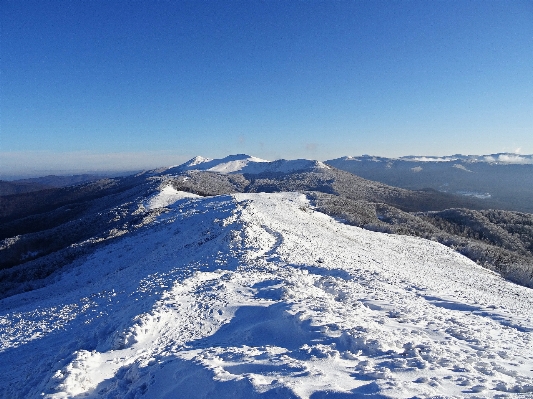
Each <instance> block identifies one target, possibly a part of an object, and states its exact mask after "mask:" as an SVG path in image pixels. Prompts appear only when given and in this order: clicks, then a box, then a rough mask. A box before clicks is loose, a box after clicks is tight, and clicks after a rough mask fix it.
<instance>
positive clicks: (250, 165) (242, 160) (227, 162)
mask: <svg viewBox="0 0 533 399" xmlns="http://www.w3.org/2000/svg"><path fill="white" fill-rule="evenodd" d="M317 168H318V169H320V168H328V166H326V165H325V164H323V163H322V162H319V161H313V160H308V159H294V160H286V159H278V160H276V161H273V162H270V161H266V160H264V159H260V158H257V157H252V156H250V155H246V154H237V155H229V156H227V157H225V158H222V159H209V158H204V157H201V156H197V157H194V158H193V159H191V160H189V161H187V162H185V163H184V164H182V165H179V166H175V167H172V168H169V169H167V170H166V171H165V172H164V174H174V173H181V172H184V171H191V170H195V171H208V172H217V173H222V174H229V173H244V174H246V173H250V174H260V173H290V172H295V171H304V170H305V171H312V170H315V169H317Z"/></svg>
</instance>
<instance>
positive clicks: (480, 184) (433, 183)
mask: <svg viewBox="0 0 533 399" xmlns="http://www.w3.org/2000/svg"><path fill="white" fill-rule="evenodd" d="M325 163H326V164H328V165H331V166H334V167H335V168H338V169H342V170H345V171H348V172H350V173H354V174H356V175H358V176H361V177H364V178H365V179H369V180H375V181H379V182H381V183H385V184H389V185H392V186H396V187H402V188H406V189H409V190H421V189H425V188H431V189H434V190H438V191H440V192H446V193H451V194H458V195H462V196H469V197H473V198H479V199H483V200H484V201H485V202H486V204H487V207H491V208H497V209H507V210H514V211H522V212H529V213H533V200H532V198H533V155H517V154H509V153H501V154H491V155H452V156H448V157H427V156H425V157H421V156H409V157H401V158H384V157H373V156H368V155H363V156H358V157H342V158H337V159H332V160H329V161H326V162H325Z"/></svg>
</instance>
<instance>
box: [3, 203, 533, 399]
mask: <svg viewBox="0 0 533 399" xmlns="http://www.w3.org/2000/svg"><path fill="white" fill-rule="evenodd" d="M170 195H174V196H175V197H173V198H169V197H168V196H167V197H166V200H165V201H163V202H162V203H164V204H165V206H166V207H167V208H159V209H160V210H161V211H164V212H163V213H160V214H159V216H158V217H156V218H155V219H153V220H152V221H151V222H150V223H149V224H147V225H146V226H145V228H143V229H140V230H138V231H137V232H135V233H129V234H125V235H124V236H123V237H122V238H120V239H118V240H115V241H113V242H112V243H110V244H109V245H106V246H102V247H100V248H97V249H96V250H95V252H93V253H92V254H91V255H90V256H88V257H86V258H83V259H78V260H76V261H75V262H74V263H73V264H71V265H70V266H68V267H66V268H64V269H63V272H62V273H61V275H58V276H56V278H55V281H54V282H53V283H52V284H50V285H48V286H46V287H44V288H41V289H38V290H34V291H32V292H27V293H24V294H19V295H16V296H12V297H10V298H6V299H3V300H2V301H0V309H1V314H0V343H1V348H2V349H1V352H0V368H1V373H0V396H1V397H5V398H19V397H20V398H22V397H24V398H37V397H47V398H66V397H80V398H81V397H84V398H116V397H129V398H140V397H150V398H176V397H187V398H208V397H209V398H211V397H217V398H230V397H231V398H254V397H257V398H259V397H261V398H271V397H272V398H273V397H276V398H278V397H281V398H321V397H324V396H326V395H327V396H328V397H333V398H349V397H354V398H355V397H374V398H388V397H390V398H407V397H419V398H428V397H435V398H436V397H439V398H442V397H478V398H479V397H485V398H486V397H505V396H506V395H507V397H523V398H525V397H533V342H532V341H533V319H532V317H533V309H532V308H533V292H532V290H530V289H527V288H524V287H520V286H517V285H514V284H511V283H509V282H507V281H505V280H502V279H501V278H500V277H498V276H497V275H495V274H494V273H492V272H489V271H487V270H485V269H483V268H481V267H479V266H477V265H475V264H474V263H473V262H471V261H469V260H468V259H466V258H464V257H462V256H461V255H458V254H457V253H455V252H453V251H452V250H450V249H448V248H446V247H444V246H442V245H440V244H436V243H433V242H430V241H426V240H422V239H417V238H413V237H406V236H395V235H386V234H381V233H375V232H370V231H366V230H362V229H359V228H356V227H351V226H347V225H344V224H341V223H339V222H338V221H336V220H334V219H332V218H330V217H328V216H326V215H324V214H322V213H319V212H316V211H315V210H314V209H313V207H312V206H311V205H310V203H309V202H308V201H307V200H306V197H305V196H303V195H301V194H298V193H277V194H235V195H231V196H217V197H210V198H182V199H179V198H178V196H179V193H170ZM150 198H152V199H153V198H154V197H150V196H147V197H145V198H144V199H142V201H141V202H140V203H139V206H144V205H143V204H147V203H150V201H149V199H150ZM173 200H175V202H173ZM147 201H148V202H147Z"/></svg>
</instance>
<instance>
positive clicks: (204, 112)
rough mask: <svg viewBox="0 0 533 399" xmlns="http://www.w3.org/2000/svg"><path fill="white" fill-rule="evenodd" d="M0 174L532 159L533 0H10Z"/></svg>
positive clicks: (1, 16)
mask: <svg viewBox="0 0 533 399" xmlns="http://www.w3.org/2000/svg"><path fill="white" fill-rule="evenodd" d="M0 22H1V43H0V46H1V47H0V51H1V54H0V55H1V60H0V62H1V64H0V66H1V75H0V79H1V80H0V83H1V93H0V94H1V96H0V107H1V108H0V112H1V114H0V118H1V120H0V123H1V125H0V127H1V132H0V134H1V135H0V168H1V169H2V170H1V172H0V174H2V173H4V174H8V173H16V172H17V171H19V172H21V171H26V172H27V171H28V170H30V169H32V170H43V171H44V170H49V171H52V170H58V169H62V170H75V169H113V168H122V169H124V168H137V167H140V168H144V167H151V166H158V165H159V166H162V165H168V164H177V163H181V162H183V161H184V160H186V159H188V158H190V157H192V156H194V155H197V154H198V155H203V156H206V157H211V158H214V157H222V156H225V155H228V154H232V153H247V154H251V155H255V156H258V157H263V158H266V159H276V158H281V157H283V158H314V159H320V160H324V159H331V158H334V157H339V156H343V155H360V154H365V153H366V154H374V155H382V156H401V155H412V154H415V155H449V154H454V153H465V154H487V153H494V152H504V151H506V152H515V151H518V152H521V153H533V1H519V0H516V1H507V0H505V1H486V0H483V1H468V0H456V1H366V0H361V1H314V0H310V1H289V0H286V1H200V0H197V1H163V0H161V1H155V0H153V1H152V0H147V1H135V0H131V1H112V0H105V1H99V0H90V1H82V0H80V1H75V0H71V1H60V0H51V1H47V0H40V1H25V0H14V1H12V0H2V1H0Z"/></svg>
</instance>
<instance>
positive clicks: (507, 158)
mask: <svg viewBox="0 0 533 399" xmlns="http://www.w3.org/2000/svg"><path fill="white" fill-rule="evenodd" d="M498 162H505V163H513V164H533V157H523V156H520V155H512V154H501V155H499V156H498Z"/></svg>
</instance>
